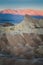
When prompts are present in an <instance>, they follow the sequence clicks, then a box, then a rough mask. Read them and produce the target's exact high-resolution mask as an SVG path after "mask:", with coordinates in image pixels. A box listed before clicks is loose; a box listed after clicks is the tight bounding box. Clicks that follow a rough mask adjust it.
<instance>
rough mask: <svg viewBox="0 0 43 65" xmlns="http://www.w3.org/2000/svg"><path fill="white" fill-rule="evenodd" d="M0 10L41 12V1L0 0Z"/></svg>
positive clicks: (42, 3)
mask: <svg viewBox="0 0 43 65" xmlns="http://www.w3.org/2000/svg"><path fill="white" fill-rule="evenodd" d="M1 9H37V10H43V0H0V10H1Z"/></svg>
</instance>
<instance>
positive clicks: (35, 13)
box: [0, 9, 43, 16]
mask: <svg viewBox="0 0 43 65" xmlns="http://www.w3.org/2000/svg"><path fill="white" fill-rule="evenodd" d="M0 13H2V14H19V15H25V14H28V15H36V16H37V15H41V16H43V11H40V10H31V9H24V10H21V9H19V10H11V9H6V10H2V11H0Z"/></svg>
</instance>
